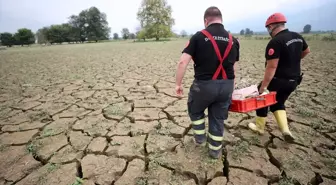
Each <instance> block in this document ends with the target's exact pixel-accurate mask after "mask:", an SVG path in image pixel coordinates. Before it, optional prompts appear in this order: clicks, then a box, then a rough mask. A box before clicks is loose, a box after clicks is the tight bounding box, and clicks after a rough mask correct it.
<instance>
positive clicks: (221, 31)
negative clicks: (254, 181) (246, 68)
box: [175, 7, 239, 159]
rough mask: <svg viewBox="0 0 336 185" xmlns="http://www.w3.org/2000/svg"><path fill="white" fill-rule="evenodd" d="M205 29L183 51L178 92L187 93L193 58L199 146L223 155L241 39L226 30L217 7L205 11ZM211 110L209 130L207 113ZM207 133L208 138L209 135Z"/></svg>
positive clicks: (192, 104) (191, 107)
mask: <svg viewBox="0 0 336 185" xmlns="http://www.w3.org/2000/svg"><path fill="white" fill-rule="evenodd" d="M204 25H205V27H206V28H205V29H203V30H202V31H199V32H197V33H195V34H194V35H193V36H192V37H191V39H190V40H189V42H188V44H187V46H186V47H185V48H184V49H183V51H182V56H181V59H180V62H179V64H178V67H177V72H176V88H175V91H176V94H177V95H178V96H181V95H182V94H183V88H182V79H183V76H184V73H185V71H186V69H187V65H188V63H189V62H190V61H191V59H192V60H193V61H194V72H195V75H194V78H195V79H194V81H193V84H192V85H191V87H190V91H189V95H188V103H187V105H188V114H189V117H190V119H191V122H192V129H193V132H194V139H195V142H196V145H201V146H204V145H205V144H206V141H207V143H208V148H209V155H210V157H212V158H216V159H217V158H219V157H220V153H221V151H222V141H223V133H224V120H226V119H227V117H228V111H229V106H230V104H231V97H232V92H233V89H234V78H235V75H234V67H235V64H236V61H238V60H239V42H238V41H237V40H236V39H235V38H233V37H232V36H231V34H230V33H228V31H226V30H225V28H224V26H223V24H222V14H221V12H220V10H219V9H218V8H217V7H209V8H208V9H207V10H206V11H205V13H204ZM206 109H208V120H209V129H208V130H209V131H208V133H207V134H206V129H205V114H204V111H205V110H206ZM206 135H207V137H206Z"/></svg>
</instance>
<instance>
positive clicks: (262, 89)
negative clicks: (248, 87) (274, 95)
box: [259, 86, 266, 94]
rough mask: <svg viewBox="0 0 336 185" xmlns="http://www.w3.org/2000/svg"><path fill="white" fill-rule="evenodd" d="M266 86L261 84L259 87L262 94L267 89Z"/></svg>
mask: <svg viewBox="0 0 336 185" xmlns="http://www.w3.org/2000/svg"><path fill="white" fill-rule="evenodd" d="M265 88H266V87H263V86H260V88H259V94H262V93H263V92H264V91H265Z"/></svg>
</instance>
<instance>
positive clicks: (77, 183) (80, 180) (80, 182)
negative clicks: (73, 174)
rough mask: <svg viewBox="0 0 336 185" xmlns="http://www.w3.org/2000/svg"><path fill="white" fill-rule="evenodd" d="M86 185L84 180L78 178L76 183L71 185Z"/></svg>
mask: <svg viewBox="0 0 336 185" xmlns="http://www.w3.org/2000/svg"><path fill="white" fill-rule="evenodd" d="M83 183H84V181H83V179H81V178H79V177H77V178H76V180H75V182H74V183H72V184H71V185H82V184H83Z"/></svg>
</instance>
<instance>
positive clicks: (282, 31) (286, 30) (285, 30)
mask: <svg viewBox="0 0 336 185" xmlns="http://www.w3.org/2000/svg"><path fill="white" fill-rule="evenodd" d="M284 32H288V28H286V29H284V30H281V31H279V32H278V33H277V34H276V35H275V36H277V35H279V34H281V33H284Z"/></svg>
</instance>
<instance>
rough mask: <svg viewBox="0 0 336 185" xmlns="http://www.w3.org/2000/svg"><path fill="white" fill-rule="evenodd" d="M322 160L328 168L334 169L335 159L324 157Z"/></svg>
mask: <svg viewBox="0 0 336 185" xmlns="http://www.w3.org/2000/svg"><path fill="white" fill-rule="evenodd" d="M322 162H323V164H324V165H325V166H326V167H328V168H329V169H330V170H333V171H336V159H335V158H326V159H323V161H322Z"/></svg>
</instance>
